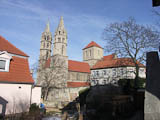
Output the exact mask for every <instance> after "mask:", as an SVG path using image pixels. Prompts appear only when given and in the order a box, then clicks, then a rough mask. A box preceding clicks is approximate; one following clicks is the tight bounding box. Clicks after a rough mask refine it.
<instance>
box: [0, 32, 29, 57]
mask: <svg viewBox="0 0 160 120" xmlns="http://www.w3.org/2000/svg"><path fill="white" fill-rule="evenodd" d="M0 39H1V40H4V41H5V42H6V43H7V44H9V45H10V46H12V47H13V48H14V49H16V50H17V51H19V52H20V54H18V53H14V52H11V51H7V52H9V53H13V54H16V55H22V56H26V57H29V56H28V55H27V54H26V53H24V52H23V51H22V50H20V49H19V48H17V47H16V46H15V45H13V44H12V43H10V42H9V41H8V40H6V39H5V38H4V37H2V36H1V35H0ZM21 53H22V54H21Z"/></svg>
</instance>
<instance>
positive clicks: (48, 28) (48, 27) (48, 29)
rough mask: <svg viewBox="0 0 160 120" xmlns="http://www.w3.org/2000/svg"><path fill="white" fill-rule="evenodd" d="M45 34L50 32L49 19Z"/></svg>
mask: <svg viewBox="0 0 160 120" xmlns="http://www.w3.org/2000/svg"><path fill="white" fill-rule="evenodd" d="M45 32H50V24H49V19H48V21H47V24H46V28H45Z"/></svg>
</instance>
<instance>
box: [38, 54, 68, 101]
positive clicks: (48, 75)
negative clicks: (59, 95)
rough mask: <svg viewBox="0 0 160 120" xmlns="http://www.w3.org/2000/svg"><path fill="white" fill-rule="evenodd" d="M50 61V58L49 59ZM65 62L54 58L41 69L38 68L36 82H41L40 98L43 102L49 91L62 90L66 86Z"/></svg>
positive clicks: (59, 58)
mask: <svg viewBox="0 0 160 120" xmlns="http://www.w3.org/2000/svg"><path fill="white" fill-rule="evenodd" d="M51 59H52V58H51ZM66 72H67V68H66V61H65V60H64V59H61V57H56V58H54V60H53V61H52V60H51V61H50V64H49V65H48V66H47V65H46V64H44V65H43V67H41V68H38V78H37V79H38V81H41V83H40V84H41V85H42V96H43V99H44V100H47V99H48V95H49V93H50V91H52V90H53V89H63V88H65V86H66V82H65V81H66V78H67V73H66Z"/></svg>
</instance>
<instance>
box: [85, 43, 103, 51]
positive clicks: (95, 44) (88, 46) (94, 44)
mask: <svg viewBox="0 0 160 120" xmlns="http://www.w3.org/2000/svg"><path fill="white" fill-rule="evenodd" d="M93 46H95V47H99V48H102V47H101V46H100V45H98V44H97V43H96V42H94V41H91V42H90V43H89V44H88V45H87V46H86V47H85V48H83V50H84V49H87V48H90V47H93Z"/></svg>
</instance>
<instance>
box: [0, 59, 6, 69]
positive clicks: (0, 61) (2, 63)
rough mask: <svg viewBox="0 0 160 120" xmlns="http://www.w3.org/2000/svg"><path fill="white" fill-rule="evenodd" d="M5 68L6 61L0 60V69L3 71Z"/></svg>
mask: <svg viewBox="0 0 160 120" xmlns="http://www.w3.org/2000/svg"><path fill="white" fill-rule="evenodd" d="M5 66H6V61H5V60H0V69H1V70H5Z"/></svg>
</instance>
